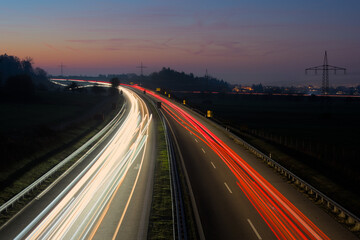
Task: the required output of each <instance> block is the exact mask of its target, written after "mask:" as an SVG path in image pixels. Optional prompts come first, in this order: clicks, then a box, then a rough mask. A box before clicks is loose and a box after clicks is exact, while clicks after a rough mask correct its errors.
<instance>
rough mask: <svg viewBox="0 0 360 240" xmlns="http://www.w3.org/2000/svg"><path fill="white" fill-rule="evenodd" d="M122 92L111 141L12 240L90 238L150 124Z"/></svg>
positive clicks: (132, 97)
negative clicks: (124, 111)
mask: <svg viewBox="0 0 360 240" xmlns="http://www.w3.org/2000/svg"><path fill="white" fill-rule="evenodd" d="M122 90H123V94H124V96H125V97H126V99H127V101H128V102H127V106H128V107H129V113H128V115H127V116H126V117H125V119H124V121H123V122H122V124H121V125H120V127H119V128H118V130H117V131H116V133H115V134H114V135H113V137H112V139H111V140H110V141H109V142H108V143H107V144H106V146H105V147H104V148H103V149H102V150H101V152H100V153H99V154H98V155H97V156H96V157H95V158H94V159H93V160H92V161H91V163H90V164H89V165H88V166H87V167H86V168H85V169H84V170H83V171H82V172H81V173H80V174H79V176H78V177H77V178H76V179H74V180H73V182H72V183H71V184H70V185H69V186H68V187H67V188H66V189H64V191H63V192H62V193H61V194H60V195H59V196H58V197H57V198H56V199H55V200H54V201H53V202H52V203H51V204H50V205H49V206H48V207H47V208H46V209H45V210H43V212H42V213H41V214H39V216H38V217H37V218H36V219H34V220H33V221H32V222H31V223H30V224H29V225H28V226H27V227H26V228H25V229H24V230H23V231H22V232H21V233H20V234H19V235H18V236H17V237H16V239H23V238H26V239H88V238H89V235H91V236H93V235H94V229H97V227H98V226H99V224H100V222H101V220H102V219H103V216H104V214H105V213H106V212H107V209H108V206H109V204H110V203H111V200H112V199H113V196H114V194H115V193H116V191H117V190H118V189H119V187H120V185H121V184H122V183H123V180H124V178H125V176H126V174H127V173H128V171H129V169H130V167H131V165H132V163H133V162H134V160H135V159H136V158H137V157H138V155H139V153H140V152H141V151H144V148H145V146H146V142H147V136H148V129H149V125H150V122H151V120H152V116H151V115H150V114H149V111H148V108H147V106H146V104H145V103H144V102H143V100H142V99H141V98H140V97H139V96H137V95H136V94H134V93H133V92H132V91H130V90H127V89H122ZM143 157H144V156H142V159H141V164H142V162H143ZM138 171H140V169H139V170H138ZM134 184H136V183H134ZM124 211H126V210H124Z"/></svg>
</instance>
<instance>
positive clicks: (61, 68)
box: [58, 63, 66, 76]
mask: <svg viewBox="0 0 360 240" xmlns="http://www.w3.org/2000/svg"><path fill="white" fill-rule="evenodd" d="M58 67H60V71H61V76H64V68H65V67H66V66H65V65H64V64H62V63H61V64H60V65H59V66H58Z"/></svg>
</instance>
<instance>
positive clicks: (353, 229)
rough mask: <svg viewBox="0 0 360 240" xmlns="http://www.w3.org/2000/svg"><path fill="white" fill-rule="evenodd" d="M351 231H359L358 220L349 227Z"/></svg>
mask: <svg viewBox="0 0 360 240" xmlns="http://www.w3.org/2000/svg"><path fill="white" fill-rule="evenodd" d="M351 231H354V232H356V231H360V222H356V223H355V226H354V227H353V228H352V229H351Z"/></svg>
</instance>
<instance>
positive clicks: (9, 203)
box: [0, 104, 125, 213]
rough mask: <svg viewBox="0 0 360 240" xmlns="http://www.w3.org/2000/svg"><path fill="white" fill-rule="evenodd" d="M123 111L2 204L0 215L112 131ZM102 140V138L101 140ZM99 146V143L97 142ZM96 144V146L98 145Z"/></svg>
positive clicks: (87, 153) (122, 109) (123, 108)
mask: <svg viewBox="0 0 360 240" xmlns="http://www.w3.org/2000/svg"><path fill="white" fill-rule="evenodd" d="M124 110H125V104H124V105H123V107H122V108H121V110H120V111H119V113H118V114H117V115H116V116H115V117H114V118H113V119H112V120H111V121H110V123H108V124H107V125H106V126H105V127H104V128H103V129H102V130H101V131H100V132H98V133H97V134H96V135H95V136H93V137H92V138H91V139H90V140H89V141H87V142H86V143H85V144H83V145H82V146H81V147H80V148H78V149H77V150H76V151H75V152H73V153H72V154H70V155H69V156H68V157H66V158H65V159H64V160H62V161H61V162H60V163H58V164H57V165H56V166H55V167H53V168H52V169H50V170H49V171H48V172H47V173H45V174H44V175H42V176H41V177H40V178H39V179H37V180H36V181H35V182H33V183H32V184H30V185H29V186H28V187H26V188H25V189H23V190H22V191H21V192H19V193H18V194H16V195H15V196H14V197H13V198H11V199H10V200H9V201H7V202H6V203H4V204H3V205H1V206H0V213H1V212H3V211H6V210H7V209H8V208H9V207H12V206H13V205H14V204H15V203H16V202H17V201H19V200H20V199H22V198H24V197H25V196H26V195H27V194H28V193H29V192H31V191H33V190H34V189H35V188H36V187H37V186H39V185H40V184H41V183H42V182H44V181H45V180H46V179H47V178H49V177H50V176H51V175H53V174H54V173H55V172H56V171H58V170H59V169H60V168H61V167H62V166H64V165H65V164H66V163H68V162H69V161H71V160H72V159H73V158H74V157H75V156H77V155H78V154H79V153H81V152H82V151H83V150H85V149H86V148H87V147H89V146H90V145H91V144H93V143H94V142H95V141H97V140H98V139H99V138H100V137H101V136H102V135H104V134H106V133H109V130H111V129H113V127H114V126H115V124H116V123H117V122H118V120H119V119H120V118H121V117H122V115H123V114H124ZM102 139H103V138H102ZM98 144H100V141H99V142H98ZM98 144H97V145H98ZM97 145H96V146H97ZM93 149H94V147H92V148H91V149H90V150H89V151H88V152H86V154H85V155H84V156H87V155H89V154H90V152H91V151H92V150H93Z"/></svg>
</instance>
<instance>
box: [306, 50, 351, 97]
mask: <svg viewBox="0 0 360 240" xmlns="http://www.w3.org/2000/svg"><path fill="white" fill-rule="evenodd" d="M308 71H315V74H317V71H322V94H324V95H327V94H329V71H334V74H335V75H336V71H344V74H346V68H342V67H335V66H331V65H329V64H328V59H327V52H326V51H325V56H324V64H323V65H321V66H316V67H311V68H307V69H305V74H307V72H308Z"/></svg>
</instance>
